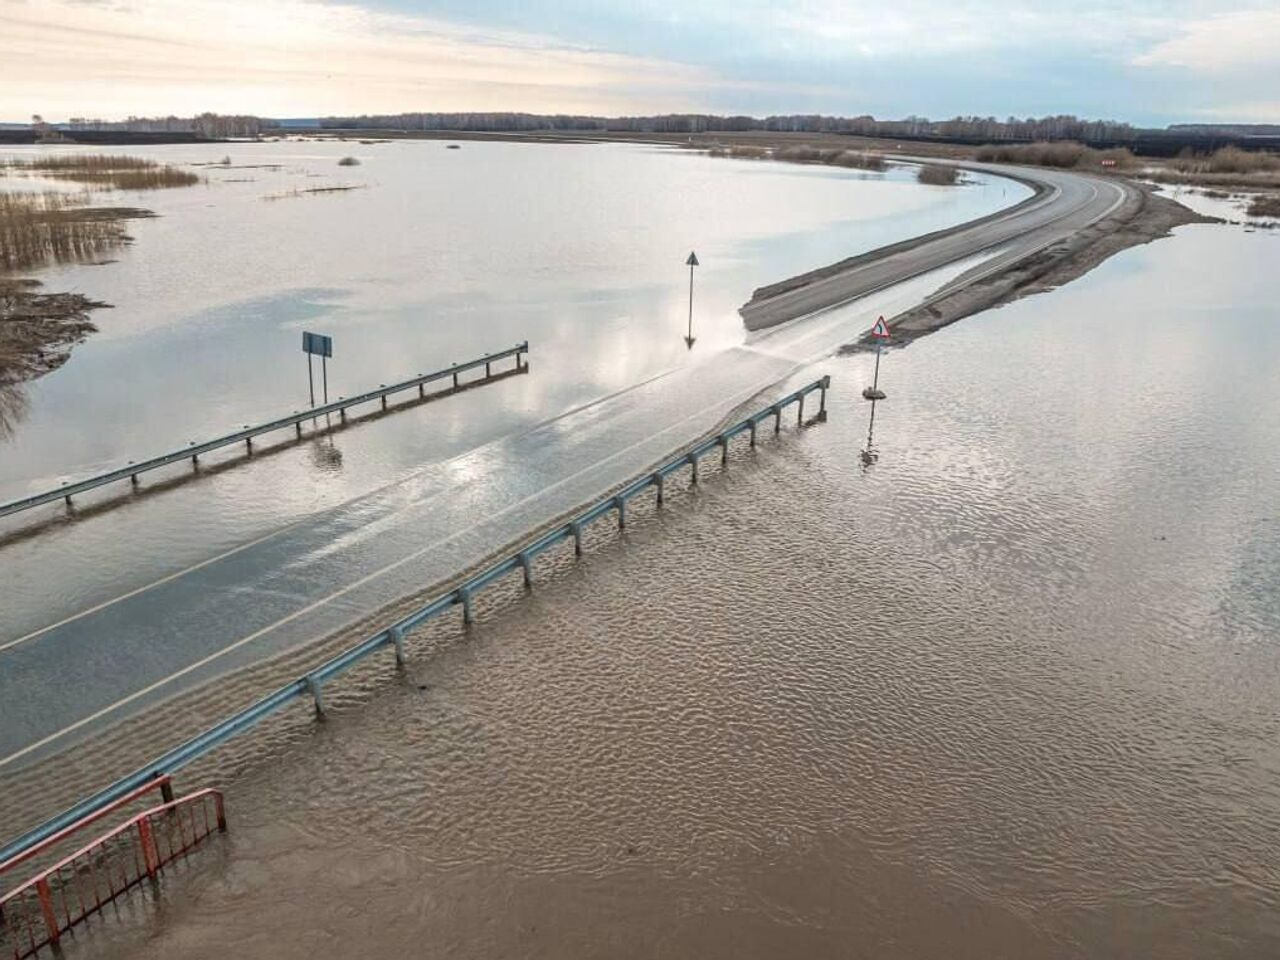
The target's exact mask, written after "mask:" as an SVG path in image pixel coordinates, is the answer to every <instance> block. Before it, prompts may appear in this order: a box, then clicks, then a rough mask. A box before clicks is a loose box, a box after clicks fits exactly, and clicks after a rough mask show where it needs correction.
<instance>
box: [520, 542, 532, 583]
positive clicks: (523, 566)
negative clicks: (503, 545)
mask: <svg viewBox="0 0 1280 960" xmlns="http://www.w3.org/2000/svg"><path fill="white" fill-rule="evenodd" d="M520 570H521V571H522V572H523V573H524V586H525V589H526V590H528V589H529V588H530V587H532V586H533V559H532V558H531V557H530V556H529V553H528V551H526V550H522V551H520Z"/></svg>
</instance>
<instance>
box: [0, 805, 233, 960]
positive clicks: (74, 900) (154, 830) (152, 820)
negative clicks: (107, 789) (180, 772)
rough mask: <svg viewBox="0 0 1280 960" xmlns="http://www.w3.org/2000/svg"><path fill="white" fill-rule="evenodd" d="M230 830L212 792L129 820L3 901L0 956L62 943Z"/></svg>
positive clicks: (21, 954) (25, 954)
mask: <svg viewBox="0 0 1280 960" xmlns="http://www.w3.org/2000/svg"><path fill="white" fill-rule="evenodd" d="M226 829H227V817H226V812H225V809H224V807H223V801H222V794H221V793H220V792H219V791H217V790H213V789H206V790H198V791H196V792H195V793H192V794H189V795H187V796H185V797H180V798H179V799H177V800H174V801H172V802H170V803H165V804H161V805H160V806H158V807H152V808H151V809H150V810H145V811H143V812H142V813H139V814H137V815H136V816H134V817H132V818H130V819H129V820H126V821H125V822H124V823H122V824H121V825H120V826H118V827H116V828H115V829H114V830H112V831H111V832H109V833H106V834H104V835H103V836H101V837H99V838H98V839H97V840H94V841H93V842H92V843H90V844H89V845H88V846H85V847H82V848H81V849H80V850H77V851H76V852H75V853H73V854H71V855H70V856H67V857H64V858H63V859H62V860H59V861H58V862H57V863H55V864H54V865H53V866H51V867H49V868H48V869H47V870H44V871H43V872H41V873H39V874H37V875H36V876H34V877H32V878H31V879H30V880H28V881H27V882H26V883H24V884H22V885H21V886H19V887H15V888H14V889H13V890H10V891H9V892H8V893H6V894H5V895H4V897H3V898H0V958H4V960H8V958H10V957H11V958H13V960H22V958H23V957H29V956H31V955H32V954H34V953H36V952H37V951H38V950H39V949H40V948H41V947H44V946H49V945H53V944H57V943H58V941H59V940H60V939H61V937H62V934H64V933H65V932H66V931H68V930H70V929H71V928H72V927H73V926H74V925H75V924H77V923H80V922H81V921H82V920H84V919H85V918H86V917H89V916H90V915H92V914H94V913H97V912H98V911H100V910H102V908H103V907H105V906H106V905H107V904H109V903H112V902H114V901H115V900H116V898H117V897H119V896H120V895H121V894H123V893H125V892H126V891H128V890H129V889H131V888H132V887H135V886H137V885H138V884H140V883H141V882H142V881H143V880H147V879H151V880H154V879H155V878H156V876H157V875H158V874H159V872H160V870H161V868H163V867H164V865H165V864H167V863H170V862H172V861H173V860H176V859H177V858H178V857H181V856H183V855H185V854H186V853H187V852H188V851H190V850H191V849H192V848H193V847H194V846H195V845H196V844H198V843H199V842H200V841H201V840H204V839H205V838H206V837H208V836H209V835H210V834H211V833H213V832H214V830H219V831H225V830H226Z"/></svg>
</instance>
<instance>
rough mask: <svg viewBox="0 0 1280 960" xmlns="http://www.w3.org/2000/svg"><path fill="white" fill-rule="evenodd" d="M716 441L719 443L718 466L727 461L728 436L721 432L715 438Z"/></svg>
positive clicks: (723, 464)
mask: <svg viewBox="0 0 1280 960" xmlns="http://www.w3.org/2000/svg"><path fill="white" fill-rule="evenodd" d="M716 443H718V444H720V466H722V467H723V466H725V465H726V464H728V462H729V438H728V437H726V436H725V435H724V434H723V433H722V434H720V436H718V437H717V438H716Z"/></svg>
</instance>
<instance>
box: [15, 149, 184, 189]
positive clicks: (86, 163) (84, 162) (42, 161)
mask: <svg viewBox="0 0 1280 960" xmlns="http://www.w3.org/2000/svg"><path fill="white" fill-rule="evenodd" d="M5 167H6V168H7V169H8V170H11V171H16V172H19V173H29V174H38V175H41V176H45V177H49V178H50V179H54V180H69V181H71V182H72V183H83V184H86V185H87V186H94V187H102V188H104V189H108V190H159V189H164V188H168V187H190V186H194V185H195V184H197V183H199V182H200V177H198V176H197V175H196V174H194V173H192V172H190V171H189V170H180V169H178V168H177V167H173V166H170V165H168V164H164V163H160V162H159V161H156V160H150V159H147V158H145V157H129V156H121V155H117V154H110V153H65V154H51V155H49V156H42V157H32V158H29V159H28V158H15V159H10V160H7V161H5Z"/></svg>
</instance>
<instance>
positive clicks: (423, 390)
mask: <svg viewBox="0 0 1280 960" xmlns="http://www.w3.org/2000/svg"><path fill="white" fill-rule="evenodd" d="M426 395H427V385H426V384H425V383H420V384H418V396H419V397H425V396H426Z"/></svg>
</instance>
